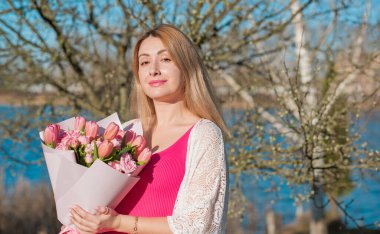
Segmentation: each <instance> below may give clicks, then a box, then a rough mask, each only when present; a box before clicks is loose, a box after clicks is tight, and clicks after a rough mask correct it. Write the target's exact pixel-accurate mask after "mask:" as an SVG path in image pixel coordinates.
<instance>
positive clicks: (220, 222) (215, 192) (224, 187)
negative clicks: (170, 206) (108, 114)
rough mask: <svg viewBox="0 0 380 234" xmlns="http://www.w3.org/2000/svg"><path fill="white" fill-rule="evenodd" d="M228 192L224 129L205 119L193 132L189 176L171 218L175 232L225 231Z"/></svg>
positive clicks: (188, 156)
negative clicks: (222, 130)
mask: <svg viewBox="0 0 380 234" xmlns="http://www.w3.org/2000/svg"><path fill="white" fill-rule="evenodd" d="M127 123H128V122H127ZM129 123H130V122H129ZM123 125H124V124H123ZM227 194H228V175H227V161H226V158H225V154H224V142H223V136H222V132H221V130H220V128H219V127H218V126H217V125H216V124H215V123H213V122H212V121H210V120H207V119H201V120H199V121H198V122H197V123H196V124H195V126H194V127H193V129H192V130H191V132H190V136H189V141H188V146H187V155H186V171H185V175H184V178H183V180H182V183H181V186H180V188H179V191H178V195H177V199H176V202H175V205H174V210H173V214H172V216H168V217H167V220H168V223H169V227H170V229H171V231H172V232H173V233H175V234H177V233H186V234H187V233H225V229H226V222H227V202H228V198H227Z"/></svg>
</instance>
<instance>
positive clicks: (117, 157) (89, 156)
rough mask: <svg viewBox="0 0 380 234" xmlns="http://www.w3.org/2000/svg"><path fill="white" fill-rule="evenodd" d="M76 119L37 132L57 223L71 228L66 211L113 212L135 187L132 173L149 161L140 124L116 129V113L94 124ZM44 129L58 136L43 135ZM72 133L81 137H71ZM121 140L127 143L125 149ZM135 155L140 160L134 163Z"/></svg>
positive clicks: (119, 124) (45, 133)
mask: <svg viewBox="0 0 380 234" xmlns="http://www.w3.org/2000/svg"><path fill="white" fill-rule="evenodd" d="M80 118H83V117H80ZM80 118H78V117H73V118H70V119H67V120H64V121H62V122H60V123H57V124H54V125H49V126H48V127H47V129H45V131H41V132H40V139H41V143H42V149H43V154H44V157H45V161H46V165H47V169H48V172H49V177H50V182H51V185H52V189H53V193H54V199H55V204H56V210H57V216H58V220H59V221H60V222H61V223H62V224H63V225H65V226H71V227H73V225H72V224H71V221H70V216H69V214H70V212H69V209H70V208H71V207H72V206H74V205H75V204H78V205H80V206H81V207H83V208H84V209H85V210H87V211H89V212H94V211H95V209H96V207H97V206H108V207H110V208H113V209H114V208H115V207H116V206H117V205H118V203H119V202H120V201H121V200H122V199H123V198H124V197H125V195H126V194H127V193H128V192H129V191H130V190H131V189H132V187H133V186H134V185H135V184H136V183H137V182H138V180H139V177H137V174H138V173H139V172H140V171H141V170H142V169H143V167H144V165H146V163H147V162H148V161H149V159H150V156H151V153H150V150H149V149H148V148H145V140H144V138H143V137H142V127H141V124H140V123H134V122H131V121H130V122H127V123H125V124H124V126H122V125H121V123H120V120H119V118H118V115H117V114H116V113H114V114H112V115H110V116H108V117H106V118H104V119H102V120H100V121H98V122H97V123H96V125H95V122H92V121H89V122H87V123H86V122H85V120H84V118H83V119H80ZM91 124H92V125H91ZM79 125H82V126H79ZM84 126H85V127H84ZM91 126H93V127H94V128H95V130H96V131H93V130H94V128H93V129H91ZM48 128H50V130H51V129H52V132H54V131H56V133H57V132H59V135H57V134H56V135H55V136H54V134H49V129H48ZM54 128H58V130H57V129H54ZM85 128H86V129H85ZM75 129H76V130H75ZM62 132H63V133H64V134H63V135H62ZM78 132H79V133H78ZM84 132H86V133H84ZM94 132H96V134H94ZM75 134H80V135H81V136H80V137H72V136H73V135H75ZM91 134H93V136H92V137H91V136H90V137H88V135H91ZM127 134H128V136H127ZM102 135H104V136H102ZM78 136H79V135H78ZM110 136H111V137H110ZM57 138H58V139H59V140H58V139H57ZM78 138H80V140H79V141H78ZM111 138H113V139H111ZM128 138H129V139H128ZM121 141H122V142H121ZM126 141H129V143H128V144H125V142H126ZM59 142H60V143H59ZM62 142H64V144H63V143H62ZM110 142H111V143H112V144H111V146H110ZM120 142H121V143H120ZM131 142H132V144H131ZM57 143H58V144H57ZM120 144H121V145H120ZM138 154H139V155H138ZM81 155H85V156H83V157H81ZM137 156H138V157H141V158H143V160H144V161H138V160H137Z"/></svg>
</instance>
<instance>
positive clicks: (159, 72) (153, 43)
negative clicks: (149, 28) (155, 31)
mask: <svg viewBox="0 0 380 234" xmlns="http://www.w3.org/2000/svg"><path fill="white" fill-rule="evenodd" d="M138 56H139V60H138V61H139V79H140V84H141V86H142V89H143V91H144V93H145V94H146V95H147V96H148V97H150V98H152V99H153V100H154V101H160V102H170V103H173V102H176V101H179V100H181V99H182V97H183V85H184V83H183V79H182V77H181V71H180V70H179V69H178V67H177V66H176V64H175V63H174V61H173V60H172V58H171V56H170V54H169V51H168V50H167V48H166V47H165V46H164V44H163V43H162V42H161V39H159V38H158V37H148V38H147V39H145V40H144V41H143V42H142V43H141V46H140V49H139V54H138Z"/></svg>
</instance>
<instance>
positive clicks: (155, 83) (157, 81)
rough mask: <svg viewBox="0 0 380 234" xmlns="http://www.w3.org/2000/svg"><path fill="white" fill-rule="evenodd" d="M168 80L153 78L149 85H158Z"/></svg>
mask: <svg viewBox="0 0 380 234" xmlns="http://www.w3.org/2000/svg"><path fill="white" fill-rule="evenodd" d="M165 82H166V80H151V81H149V85H150V86H152V87H158V86H161V85H163V84H164V83H165Z"/></svg>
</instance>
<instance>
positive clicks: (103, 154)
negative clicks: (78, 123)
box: [98, 140, 113, 159]
mask: <svg viewBox="0 0 380 234" xmlns="http://www.w3.org/2000/svg"><path fill="white" fill-rule="evenodd" d="M112 151H113V144H112V142H109V141H107V140H105V141H103V142H102V143H101V144H100V145H99V148H98V154H99V158H102V159H104V158H107V157H108V156H109V155H110V154H111V153H112Z"/></svg>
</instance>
